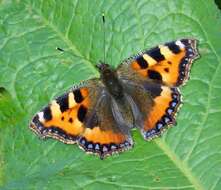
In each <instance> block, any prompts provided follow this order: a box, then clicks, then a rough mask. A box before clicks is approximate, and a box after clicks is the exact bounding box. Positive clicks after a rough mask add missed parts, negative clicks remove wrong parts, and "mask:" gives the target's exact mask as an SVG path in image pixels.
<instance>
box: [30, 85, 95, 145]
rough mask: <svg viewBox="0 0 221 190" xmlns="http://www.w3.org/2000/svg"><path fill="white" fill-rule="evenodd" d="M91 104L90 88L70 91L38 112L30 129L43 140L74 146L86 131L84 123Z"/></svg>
mask: <svg viewBox="0 0 221 190" xmlns="http://www.w3.org/2000/svg"><path fill="white" fill-rule="evenodd" d="M90 104H91V102H90V98H89V88H87V87H82V88H77V89H73V90H70V91H69V92H68V93H66V94H64V95H63V96H60V97H58V98H57V99H55V100H54V101H52V102H51V103H50V104H49V105H48V106H46V107H45V108H43V109H42V110H41V111H40V112H38V113H37V114H36V115H35V116H34V118H33V119H32V121H31V123H30V128H31V129H32V130H33V131H34V132H35V133H37V134H38V135H39V136H40V137H42V138H46V137H52V138H55V139H57V140H60V141H62V142H64V143H67V144H74V143H75V142H76V140H77V139H78V137H79V136H80V134H81V133H82V132H83V131H84V128H85V127H84V126H83V123H82V121H83V120H84V117H85V115H86V112H87V108H88V107H89V106H90Z"/></svg>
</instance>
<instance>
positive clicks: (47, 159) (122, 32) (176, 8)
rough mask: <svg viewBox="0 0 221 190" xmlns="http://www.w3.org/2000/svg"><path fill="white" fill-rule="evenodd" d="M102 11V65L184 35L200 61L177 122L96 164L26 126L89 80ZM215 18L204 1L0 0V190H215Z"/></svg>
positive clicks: (218, 130)
mask: <svg viewBox="0 0 221 190" xmlns="http://www.w3.org/2000/svg"><path fill="white" fill-rule="evenodd" d="M102 12H105V14H106V47H107V48H106V52H105V54H106V57H107V62H108V63H110V64H111V65H114V66H117V65H118V64H119V63H120V61H121V60H122V59H124V58H127V57H129V56H131V55H132V54H135V53H137V52H138V51H140V50H143V49H146V48H150V47H152V46H154V45H157V44H159V43H163V42H166V41H171V40H175V39H179V38H183V37H194V38H196V39H198V40H199V51H200V54H201V58H200V59H199V60H197V61H196V62H195V63H194V65H193V67H192V72H191V80H190V81H189V82H188V85H186V86H184V87H183V88H182V94H183V97H184V105H183V107H182V109H181V110H180V113H179V114H178V118H177V121H178V125H177V126H176V127H174V128H172V129H170V130H168V131H167V133H165V134H164V135H163V137H161V138H158V139H156V140H154V141H151V142H145V141H144V140H143V139H142V137H141V136H140V134H139V133H138V132H137V131H135V132H133V137H134V140H135V147H134V149H132V150H131V151H128V152H125V153H123V154H121V155H120V156H113V157H111V158H108V159H105V160H104V161H101V160H100V159H99V158H97V157H94V156H90V155H86V154H85V153H84V152H82V151H81V150H80V149H79V148H78V147H77V146H75V145H74V146H73V145H65V144H62V143H60V142H57V141H55V140H47V141H42V140H39V139H38V138H37V137H36V136H35V135H34V134H33V133H31V132H30V131H29V129H28V123H29V121H30V119H31V117H32V115H33V114H34V113H36V112H37V111H38V110H39V109H40V108H41V107H42V106H43V105H45V104H47V103H48V102H49V101H50V100H51V99H53V97H55V96H57V95H60V94H62V93H64V92H65V90H67V89H68V88H69V87H71V86H72V85H73V84H77V83H78V82H79V81H81V80H86V79H89V78H93V77H95V76H98V72H97V71H96V70H95V67H94V65H95V64H96V63H97V62H98V61H99V60H102V59H103V37H102V36H103V26H102V19H101V14H102ZM220 19H221V17H220V11H219V10H218V8H217V7H216V5H215V4H214V2H213V1H211V0H210V1H205V0H195V1H192V0H178V1H172V0H170V1H167V0H159V1H157V2H156V1H154V0H148V1H147V0H135V1H134V0H128V1H123V0H120V1H117V0H115V1H110V0H109V1H99V0H97V1H95V0H93V1H89V0H81V1H78V0H64V1H56V0H47V1H46V0H45V1H44V0H23V1H19V0H17V1H9V0H3V1H0V189H1V188H2V189H98V188H99V189H100V188H104V189H185V190H186V189H188V190H190V189H198V190H199V189H205V190H206V189H210V190H219V189H221V143H220V142H221V127H220V122H221V117H220V115H221V93H220V92H221V86H220V84H221V74H220V73H221V34H220V32H221V20H220ZM56 47H61V48H63V49H65V50H67V51H68V52H70V54H69V53H66V54H65V53H63V54H62V53H61V52H58V51H57V50H56Z"/></svg>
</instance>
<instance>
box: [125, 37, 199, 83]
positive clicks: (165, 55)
mask: <svg viewBox="0 0 221 190" xmlns="http://www.w3.org/2000/svg"><path fill="white" fill-rule="evenodd" d="M197 57H198V51H197V49H196V40H194V39H181V40H177V41H174V42H169V43H166V44H164V45H159V46H157V47H155V48H152V49H151V50H148V51H144V52H142V53H141V54H139V55H138V56H136V57H135V58H134V57H133V58H132V59H133V60H132V61H131V60H130V61H129V62H130V66H131V68H132V69H133V70H135V71H137V72H138V73H139V74H140V75H142V76H144V77H148V78H150V79H153V80H157V81H160V82H163V83H164V84H166V85H169V86H179V85H181V84H183V83H184V82H186V81H187V80H188V78H189V71H190V67H191V63H192V61H193V60H194V59H196V58H197Z"/></svg>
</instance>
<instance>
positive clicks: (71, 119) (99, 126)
mask: <svg viewBox="0 0 221 190" xmlns="http://www.w3.org/2000/svg"><path fill="white" fill-rule="evenodd" d="M101 90H102V86H101V85H100V83H99V81H96V80H95V81H92V80H91V81H89V82H88V84H87V85H86V86H82V87H79V88H74V89H72V90H70V91H69V92H68V93H66V94H64V95H63V96H60V97H58V98H57V99H55V100H53V101H52V102H51V103H50V104H49V105H48V106H46V107H45V108H43V109H42V110H41V111H40V112H38V113H37V114H36V115H35V116H34V118H33V119H32V121H31V123H30V128H31V130H33V131H34V132H35V133H36V134H38V135H39V136H40V137H42V138H46V137H51V138H54V139H57V140H59V141H62V142H63V143H67V144H74V143H77V144H78V145H79V146H80V148H83V149H84V150H85V151H86V152H90V153H95V154H98V155H100V157H101V158H104V157H105V156H107V155H111V154H113V153H116V152H121V151H123V150H126V149H128V148H130V147H131V146H132V140H131V138H130V134H129V132H128V134H124V133H123V132H122V131H121V130H120V129H119V127H118V126H117V125H116V123H115V121H114V119H113V116H112V112H111V109H110V107H109V106H108V102H104V101H106V99H104V98H103V97H102V96H101V94H100V92H101ZM106 105H107V106H106Z"/></svg>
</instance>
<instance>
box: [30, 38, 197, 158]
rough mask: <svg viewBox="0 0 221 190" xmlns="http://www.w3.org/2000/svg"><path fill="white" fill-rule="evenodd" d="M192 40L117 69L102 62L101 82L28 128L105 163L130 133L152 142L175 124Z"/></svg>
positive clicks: (79, 89) (193, 53)
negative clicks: (137, 134)
mask: <svg viewBox="0 0 221 190" xmlns="http://www.w3.org/2000/svg"><path fill="white" fill-rule="evenodd" d="M196 43H197V41H196V40H194V39H181V40H177V41H173V42H169V43H166V44H164V45H159V46H157V47H155V48H152V49H150V50H147V51H143V52H141V53H139V54H138V55H136V56H133V57H131V58H129V59H127V60H125V61H123V62H122V63H121V64H120V65H119V66H118V67H117V69H113V68H111V67H110V66H109V65H107V64H105V63H100V64H98V65H97V68H98V70H99V72H100V78H95V79H91V80H88V81H85V82H83V83H82V84H81V85H79V86H76V87H73V88H72V89H70V91H69V92H67V93H66V94H64V95H62V96H60V97H58V98H56V99H55V100H53V101H52V102H51V103H50V104H49V105H48V106H46V107H44V108H43V109H42V110H41V111H40V112H38V113H37V114H36V115H35V116H34V118H33V119H32V121H31V123H30V128H31V129H32V130H33V131H34V132H35V133H37V134H38V135H39V136H40V137H42V138H47V137H51V138H54V139H57V140H59V141H62V142H63V143H67V144H74V143H77V144H78V145H79V147H80V148H82V149H83V150H85V151H86V152H89V153H95V154H98V155H99V156H100V158H104V157H105V156H107V155H112V154H113V153H118V152H122V151H124V150H127V149H130V148H131V147H132V146H133V140H132V137H131V132H130V131H131V129H132V128H138V129H139V130H140V132H141V135H142V136H143V138H144V139H145V140H151V139H152V138H153V137H156V136H158V135H159V134H161V133H162V131H164V129H165V128H166V126H168V125H170V124H174V123H175V114H176V112H177V110H178V108H179V105H180V104H181V94H180V92H179V89H178V87H179V86H181V85H182V84H184V83H185V82H186V81H187V80H188V79H189V72H190V66H191V63H192V61H193V60H194V59H196V58H197V57H198V51H197V49H196Z"/></svg>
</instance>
